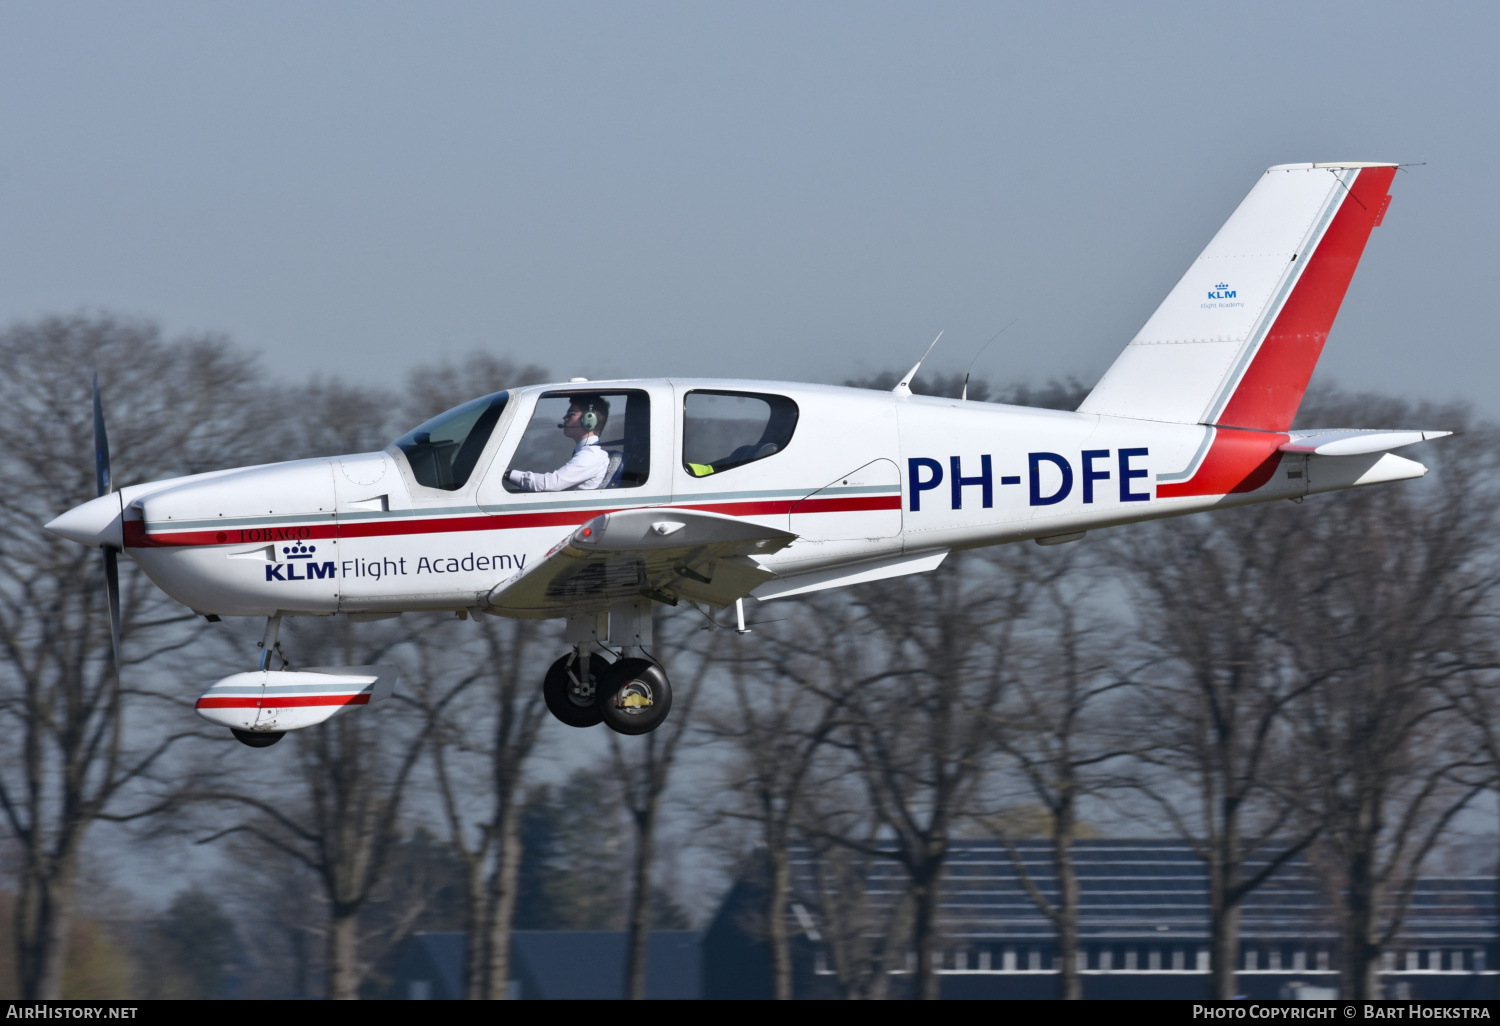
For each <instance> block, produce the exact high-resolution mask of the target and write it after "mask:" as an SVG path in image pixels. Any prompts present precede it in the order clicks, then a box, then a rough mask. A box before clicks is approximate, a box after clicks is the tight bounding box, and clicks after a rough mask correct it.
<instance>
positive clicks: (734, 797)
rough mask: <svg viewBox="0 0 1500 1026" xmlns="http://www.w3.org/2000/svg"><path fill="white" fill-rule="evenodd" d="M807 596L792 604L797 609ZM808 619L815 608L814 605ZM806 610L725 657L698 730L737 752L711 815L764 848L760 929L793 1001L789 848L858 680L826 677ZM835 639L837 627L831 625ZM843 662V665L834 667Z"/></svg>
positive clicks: (778, 986)
mask: <svg viewBox="0 0 1500 1026" xmlns="http://www.w3.org/2000/svg"><path fill="white" fill-rule="evenodd" d="M799 605H804V604H803V603H797V604H789V606H790V608H792V609H793V610H796V609H797V607H798V606H799ZM824 605H825V606H827V608H826V609H822V610H821V612H822V613H825V614H826V615H827V616H830V617H838V616H840V615H842V614H846V613H847V612H848V611H849V610H850V607H849V606H848V604H847V603H842V604H832V603H825V604H824ZM813 612H814V616H815V617H816V616H817V615H818V612H819V610H817V609H816V608H815V609H814V610H813ZM804 619H805V618H803V617H799V616H795V615H794V616H791V617H788V618H787V619H786V621H785V627H782V628H778V627H764V628H761V631H762V632H763V635H764V636H762V637H759V638H757V639H756V642H758V643H756V644H754V646H753V648H746V649H742V650H740V651H737V652H735V653H734V656H733V657H732V658H730V659H728V660H727V666H726V670H727V677H728V681H727V683H728V691H729V696H728V700H727V701H721V702H719V703H717V704H716V705H715V706H714V707H713V708H712V709H711V710H710V711H709V712H708V713H707V714H706V715H705V716H704V725H703V732H704V734H705V736H706V737H707V738H708V739H709V740H710V741H712V742H717V743H721V744H722V745H723V746H724V747H727V748H729V749H730V750H731V751H732V752H733V755H732V756H731V757H730V758H729V760H728V761H727V762H726V764H725V765H724V767H723V779H724V781H725V783H726V788H725V791H724V794H723V797H724V798H728V799H729V800H730V803H729V804H727V805H725V804H723V803H722V802H721V803H720V804H719V806H718V808H717V810H716V811H717V813H718V814H720V815H725V816H728V817H731V818H734V819H741V820H745V821H748V822H751V823H753V824H754V825H755V828H756V830H757V832H758V840H759V843H760V848H761V850H762V851H763V852H764V855H765V867H764V869H765V873H766V881H765V883H766V886H765V895H764V897H765V900H764V905H763V908H762V915H761V921H760V923H759V926H760V929H761V930H763V931H764V934H765V937H766V941H767V943H768V946H769V947H770V949H771V993H772V995H773V996H774V997H775V998H776V999H777V1000H779V1001H786V1000H790V999H791V998H792V996H793V995H792V955H791V938H790V936H789V934H788V932H787V926H786V904H787V900H788V897H789V895H790V894H791V884H792V879H791V873H792V870H791V865H792V846H793V844H794V842H795V841H796V839H797V836H798V827H799V826H801V825H802V823H803V821H804V820H805V818H806V816H805V805H806V799H807V793H808V789H809V788H817V787H819V786H820V785H822V784H825V782H824V781H822V780H820V779H819V773H820V769H821V767H820V762H822V761H826V760H824V759H823V757H824V755H825V754H826V746H827V744H828V741H829V740H830V738H831V737H832V736H833V735H834V733H835V732H836V731H837V730H838V729H839V728H840V727H841V726H842V713H843V709H844V705H845V703H846V701H848V699H849V698H850V697H851V695H852V694H853V693H854V691H855V690H857V687H858V684H855V685H853V686H852V687H850V686H839V685H836V684H831V683H830V682H829V681H828V680H826V679H825V678H824V674H825V673H827V671H828V670H829V665H828V662H827V657H828V655H829V651H828V649H827V647H826V642H827V641H828V638H827V636H826V633H827V632H826V629H827V627H828V621H827V620H823V621H822V624H821V626H822V627H823V628H824V629H821V630H808V629H807V627H806V626H805V624H804ZM832 633H834V635H835V636H837V633H838V632H837V631H834V632H832ZM836 665H837V666H839V667H840V668H842V669H847V668H848V667H847V665H846V664H844V663H842V662H841V661H840V662H838V663H837V664H836Z"/></svg>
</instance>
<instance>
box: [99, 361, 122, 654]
mask: <svg viewBox="0 0 1500 1026" xmlns="http://www.w3.org/2000/svg"><path fill="white" fill-rule="evenodd" d="M112 491H114V488H113V487H112V485H111V483H110V477H109V435H108V433H106V432H105V430H104V403H103V401H102V400H101V399H100V397H99V372H98V371H95V372H94V493H95V495H96V496H102V495H108V494H109V493H110V492H112ZM101 549H102V550H103V553H104V596H105V599H106V601H107V602H108V603H109V651H110V656H111V657H112V658H113V660H114V664H115V680H116V682H118V681H119V680H120V552H119V550H118V549H116V548H115V547H114V546H113V545H104V546H101Z"/></svg>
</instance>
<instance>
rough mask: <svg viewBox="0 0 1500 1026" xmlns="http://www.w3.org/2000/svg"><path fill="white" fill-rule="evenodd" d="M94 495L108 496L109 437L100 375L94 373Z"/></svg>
mask: <svg viewBox="0 0 1500 1026" xmlns="http://www.w3.org/2000/svg"><path fill="white" fill-rule="evenodd" d="M94 489H95V491H94V494H95V495H108V494H109V493H110V491H111V489H110V484H109V436H108V435H107V434H105V433H104V403H103V402H101V401H100V399H99V373H98V372H97V371H95V372H94Z"/></svg>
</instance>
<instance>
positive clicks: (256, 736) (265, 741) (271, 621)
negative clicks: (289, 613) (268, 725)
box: [229, 615, 286, 748]
mask: <svg viewBox="0 0 1500 1026" xmlns="http://www.w3.org/2000/svg"><path fill="white" fill-rule="evenodd" d="M280 637H281V617H280V616H279V615H277V616H268V617H266V634H265V637H263V638H261V639H260V667H259V669H262V670H269V669H270V668H271V653H272V652H275V653H276V654H277V655H278V656H281V667H282V669H286V656H285V655H282V652H281V642H280V641H279V640H277V639H279V638H280ZM257 704H258V703H257ZM229 732H230V733H231V734H233V735H234V739H235V740H236V741H238V742H239V743H240V744H242V745H248V746H249V747H251V748H270V747H271V746H272V745H274V744H275V743H276V742H278V741H280V740H281V739H282V738H283V737H285V736H286V731H284V730H237V729H236V728H234V727H230V728H229Z"/></svg>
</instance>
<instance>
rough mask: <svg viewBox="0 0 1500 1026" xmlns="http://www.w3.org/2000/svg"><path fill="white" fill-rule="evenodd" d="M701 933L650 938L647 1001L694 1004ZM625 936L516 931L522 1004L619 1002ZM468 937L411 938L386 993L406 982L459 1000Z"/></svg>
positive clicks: (396, 992) (514, 958)
mask: <svg viewBox="0 0 1500 1026" xmlns="http://www.w3.org/2000/svg"><path fill="white" fill-rule="evenodd" d="M699 939H700V935H699V934H698V933H697V932H696V931H693V930H657V931H655V932H653V933H652V934H651V945H650V949H649V952H648V955H647V963H646V997H647V998H651V999H655V1000H674V999H693V998H697V997H699V996H700V995H701V994H702V989H703V987H702V971H701V966H702V954H701V951H700V945H699ZM625 941H626V934H625V933H624V932H623V931H617V930H517V931H515V932H514V933H512V934H511V978H512V979H513V980H515V981H517V982H518V983H519V985H520V988H519V989H520V993H519V995H518V996H520V997H522V998H572V999H590V998H595V999H610V998H623V997H624V996H625ZM467 952H468V937H467V936H466V935H464V934H462V933H415V934H412V935H411V937H410V938H408V941H407V947H406V949H405V952H404V954H403V956H402V957H401V958H400V960H399V962H398V968H397V971H396V974H395V979H394V981H393V983H392V990H391V993H392V995H393V996H396V997H406V996H407V994H408V989H407V983H408V981H410V980H428V981H430V982H431V983H432V984H433V986H432V990H431V996H432V997H434V998H461V997H463V995H464V987H463V979H464V959H465V957H466V955H467Z"/></svg>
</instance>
